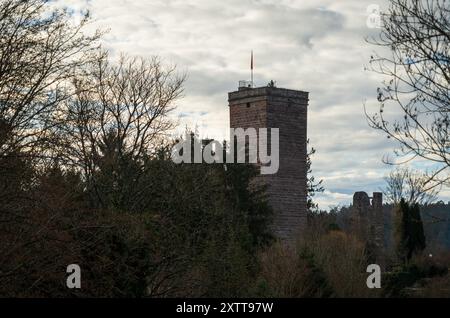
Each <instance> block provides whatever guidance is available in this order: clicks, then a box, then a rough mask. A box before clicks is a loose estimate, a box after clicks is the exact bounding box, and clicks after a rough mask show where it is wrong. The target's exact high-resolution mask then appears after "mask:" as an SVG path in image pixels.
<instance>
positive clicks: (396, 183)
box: [383, 168, 439, 204]
mask: <svg viewBox="0 0 450 318" xmlns="http://www.w3.org/2000/svg"><path fill="white" fill-rule="evenodd" d="M385 180H386V189H385V190H384V191H383V192H384V195H385V197H386V199H387V201H388V202H391V203H393V204H398V203H399V202H400V200H401V199H402V198H403V199H405V200H406V201H407V202H408V203H410V204H414V203H418V204H429V203H432V202H433V201H434V200H435V199H436V197H437V195H438V193H439V191H438V188H437V187H435V186H434V185H430V180H429V178H428V176H427V175H426V174H425V173H423V172H420V171H415V170H412V169H409V168H397V169H395V170H393V171H392V172H391V173H390V174H389V176H388V177H386V178H385Z"/></svg>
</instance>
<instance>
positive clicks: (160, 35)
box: [57, 0, 450, 209]
mask: <svg viewBox="0 0 450 318" xmlns="http://www.w3.org/2000/svg"><path fill="white" fill-rule="evenodd" d="M57 3H59V4H61V5H65V6H69V7H70V8H71V9H72V10H74V12H79V11H81V10H85V9H89V10H90V12H91V15H92V17H93V19H94V20H95V26H97V27H100V28H103V29H109V32H108V33H107V34H106V35H105V37H104V46H105V47H106V48H107V49H109V50H110V51H111V52H112V54H113V55H114V54H118V53H119V52H125V53H128V54H131V55H142V56H152V55H159V56H161V57H162V58H163V59H164V60H165V61H166V62H167V63H172V64H176V65H177V66H178V69H179V70H180V71H182V72H186V73H187V74H188V80H187V82H186V89H185V97H184V98H183V99H182V100H180V101H179V102H178V108H177V110H176V114H174V115H176V117H177V118H179V121H180V125H181V127H184V126H185V125H188V126H190V127H194V126H198V128H199V132H200V135H201V136H202V137H212V138H216V139H219V140H223V139H228V133H229V128H228V127H229V114H228V106H227V93H228V92H229V91H234V90H236V89H237V87H238V81H239V80H248V79H249V77H250V51H251V50H252V49H253V51H254V61H255V62H254V63H255V84H256V85H257V86H263V85H266V84H267V83H268V82H269V81H270V80H274V81H276V83H277V86H278V87H284V88H290V89H298V90H303V91H308V92H310V106H309V109H308V136H309V138H310V140H311V144H312V145H313V146H314V147H315V148H316V149H317V153H316V155H315V156H314V158H313V170H314V175H315V176H316V178H318V179H320V178H321V179H323V180H324V186H325V188H326V192H325V193H324V194H323V195H320V196H319V197H318V198H317V201H318V202H319V203H320V207H321V208H324V209H326V208H328V207H329V206H334V205H338V204H346V203H349V202H351V198H352V195H353V193H354V192H355V191H366V192H368V193H369V194H370V193H372V192H373V191H379V190H380V188H381V187H383V183H384V181H383V177H384V176H385V175H386V174H387V172H388V171H389V170H390V169H391V168H392V167H389V166H386V165H385V164H383V163H382V158H383V156H384V155H389V154H391V153H392V150H393V148H394V145H393V144H391V143H389V142H388V140H387V138H386V136H384V135H383V134H381V133H380V132H377V131H374V130H372V129H371V128H369V127H368V125H367V122H366V119H365V115H364V108H363V104H364V103H367V105H368V107H369V109H370V108H371V107H373V106H374V107H376V103H375V100H374V97H375V96H376V88H377V87H378V83H379V82H380V81H381V80H382V79H381V78H380V77H378V76H377V75H376V74H374V73H371V72H368V71H364V66H365V65H367V63H368V60H369V58H370V55H371V54H372V52H373V50H375V49H376V48H375V47H371V46H370V45H368V44H366V42H365V40H364V39H365V37H367V36H370V35H373V34H376V32H378V30H377V29H371V28H369V27H368V26H367V24H366V21H367V18H368V11H367V9H368V7H369V6H370V5H379V6H380V7H381V8H383V5H384V3H385V2H384V1H378V2H376V1H374V0H369V1H363V0H339V1H336V0H334V1H332V0H330V1H325V0H226V1H225V0H138V1H136V0H133V1H131V0H57ZM372 109H373V108H372ZM442 198H443V199H445V200H448V199H450V194H449V193H448V192H447V193H446V192H443V193H442Z"/></svg>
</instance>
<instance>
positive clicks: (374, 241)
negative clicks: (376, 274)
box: [351, 192, 384, 266]
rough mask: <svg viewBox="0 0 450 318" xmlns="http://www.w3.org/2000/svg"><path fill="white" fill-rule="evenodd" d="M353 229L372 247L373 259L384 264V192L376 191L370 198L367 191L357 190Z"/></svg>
mask: <svg viewBox="0 0 450 318" xmlns="http://www.w3.org/2000/svg"><path fill="white" fill-rule="evenodd" d="M351 231H352V233H353V234H354V235H356V236H357V237H358V238H359V239H360V240H361V241H362V242H364V243H365V244H366V246H367V247H368V248H369V249H370V252H371V253H372V257H373V260H374V261H376V262H377V263H378V264H379V265H381V266H383V264H384V259H383V250H384V224H383V194H382V193H379V192H375V193H374V194H373V197H372V198H369V196H368V195H367V193H365V192H356V193H355V194H354V196H353V211H352V228H351Z"/></svg>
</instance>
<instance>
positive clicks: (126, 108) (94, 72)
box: [63, 55, 185, 176]
mask: <svg viewBox="0 0 450 318" xmlns="http://www.w3.org/2000/svg"><path fill="white" fill-rule="evenodd" d="M184 81H185V76H184V75H179V74H178V73H177V72H176V67H174V66H170V67H167V66H165V65H163V64H162V63H161V60H160V59H159V58H158V57H153V58H151V59H145V58H132V57H127V56H121V57H120V59H119V61H118V62H117V63H112V62H110V61H109V58H108V56H107V55H104V56H102V57H100V58H99V59H98V60H97V61H96V62H95V63H93V64H92V65H91V66H90V67H89V68H88V69H87V70H86V73H85V74H83V76H81V77H79V78H78V79H77V81H76V82H75V86H76V90H77V93H76V96H75V97H74V98H73V99H71V100H69V101H68V103H67V110H66V113H67V117H66V118H65V119H64V120H63V122H64V123H65V132H64V134H65V140H66V143H65V144H64V149H63V151H64V152H66V154H67V159H68V160H69V161H70V162H71V163H72V164H75V165H76V166H78V167H80V168H82V170H83V172H84V173H85V175H86V176H92V174H93V173H94V171H96V169H98V160H99V157H100V156H101V155H102V153H103V154H104V153H105V147H106V148H108V149H109V150H111V151H112V152H114V153H116V155H117V157H118V158H119V157H122V156H124V155H127V156H129V158H130V159H133V160H134V161H136V162H139V161H140V160H141V159H142V158H143V157H144V156H146V155H149V153H151V151H152V150H154V148H153V147H152V146H155V143H157V142H159V141H160V140H161V138H162V137H164V136H165V135H164V134H166V133H168V131H169V130H170V129H171V128H172V127H173V123H172V121H171V120H170V118H169V117H168V115H169V113H170V112H171V111H172V110H173V109H174V107H175V102H176V100H177V99H178V98H179V97H180V96H181V95H182V93H183V83H184Z"/></svg>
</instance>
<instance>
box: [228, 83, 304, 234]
mask: <svg viewBox="0 0 450 318" xmlns="http://www.w3.org/2000/svg"><path fill="white" fill-rule="evenodd" d="M308 95H309V93H307V92H303V91H297V90H290V89H284V88H277V87H260V88H251V87H248V86H244V87H240V88H239V90H238V91H235V92H231V93H229V94H228V102H229V107H230V126H231V128H243V129H247V128H255V129H259V128H268V129H270V128H278V129H279V144H280V148H279V170H278V172H277V173H276V174H272V175H261V176H260V177H258V178H259V180H260V181H262V182H264V183H266V184H267V186H268V188H267V194H268V199H269V203H270V205H271V206H272V208H273V210H274V223H273V230H274V233H275V235H276V236H277V237H278V238H280V239H281V240H284V241H295V240H296V239H297V238H298V235H299V233H301V232H302V231H303V230H304V228H305V227H306V222H307V219H306V218H307V213H306V212H307V207H306V206H307V204H306V203H307V169H306V157H307V108H308ZM269 140H270V139H269ZM269 149H270V142H269Z"/></svg>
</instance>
